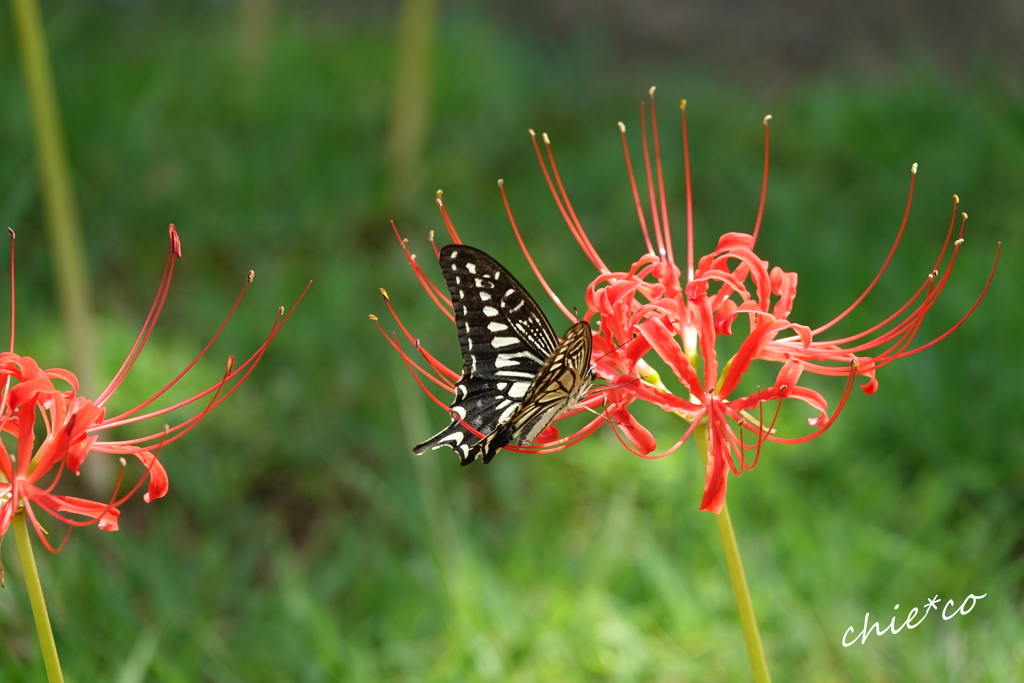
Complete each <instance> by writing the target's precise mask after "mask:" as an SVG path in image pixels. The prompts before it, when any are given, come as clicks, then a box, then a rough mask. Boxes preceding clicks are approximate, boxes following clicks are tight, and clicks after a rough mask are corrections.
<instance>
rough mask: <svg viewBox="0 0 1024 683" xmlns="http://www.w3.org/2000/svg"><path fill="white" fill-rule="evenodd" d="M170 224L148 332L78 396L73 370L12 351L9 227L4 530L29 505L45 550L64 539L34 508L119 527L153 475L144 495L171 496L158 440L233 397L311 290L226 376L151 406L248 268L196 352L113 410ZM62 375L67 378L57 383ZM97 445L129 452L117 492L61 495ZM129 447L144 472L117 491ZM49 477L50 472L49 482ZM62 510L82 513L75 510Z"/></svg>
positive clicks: (165, 285)
mask: <svg viewBox="0 0 1024 683" xmlns="http://www.w3.org/2000/svg"><path fill="white" fill-rule="evenodd" d="M169 232H170V243H169V246H168V250H167V258H166V261H165V264H164V272H163V276H162V277H161V279H160V286H159V287H158V288H157V294H156V298H155V299H154V301H153V305H152V307H151V308H150V311H149V315H148V316H147V317H146V321H145V323H144V324H143V326H142V331H141V332H140V333H139V336H138V338H137V339H136V340H135V344H134V345H133V346H132V349H131V351H130V352H129V353H128V357H127V358H126V359H125V361H124V363H123V364H122V365H121V368H120V369H119V370H118V371H117V373H116V374H115V375H114V378H113V379H112V380H111V382H110V384H109V385H108V386H107V388H106V389H104V390H103V392H102V393H101V394H100V395H99V397H97V398H96V399H95V400H90V399H88V398H85V397H84V396H79V395H78V391H79V387H78V380H77V378H76V377H75V376H74V374H72V373H71V372H69V371H67V370H62V369H50V370H43V369H41V368H40V367H39V365H38V364H37V363H36V361H35V360H33V359H32V358H30V357H28V356H19V355H18V354H16V353H14V350H13V349H14V303H15V297H14V233H13V232H11V338H10V348H11V350H10V351H7V352H3V353H0V379H2V380H3V382H4V384H3V393H2V396H0V430H2V431H4V432H7V433H8V434H11V435H12V436H13V437H14V438H15V439H16V440H17V447H16V448H15V449H14V450H13V452H9V451H8V450H7V448H6V446H5V445H4V444H3V443H0V538H2V537H3V535H4V534H5V533H6V532H7V528H8V527H9V526H10V524H11V520H12V518H13V516H14V514H15V513H16V512H18V511H20V510H22V509H23V510H24V512H25V514H26V515H27V516H28V518H29V520H31V522H32V525H33V527H34V528H35V531H36V533H37V535H38V536H39V538H40V540H41V541H42V542H43V544H44V545H45V546H46V548H47V549H48V550H50V551H51V552H57V551H59V550H60V548H61V547H63V543H61V544H60V546H57V547H54V546H53V545H52V544H50V543H49V541H47V539H46V536H45V535H46V530H45V529H44V528H43V526H42V524H41V523H40V521H39V518H38V515H37V512H36V508H38V509H39V510H42V511H43V512H45V513H47V514H48V515H50V516H51V517H53V518H55V519H57V520H58V521H61V522H64V523H65V524H67V525H68V530H69V532H70V528H71V527H72V526H85V525H88V524H96V525H97V526H98V527H99V528H100V529H103V530H106V531H116V530H117V519H118V515H119V514H120V511H119V509H118V508H119V507H120V506H121V505H122V504H123V503H124V502H125V501H126V500H128V499H129V498H130V497H131V496H132V495H133V494H134V493H135V492H136V491H137V490H138V489H139V488H140V487H141V485H142V483H143V482H144V481H146V479H148V480H149V485H148V487H147V491H146V493H145V495H144V496H143V497H144V499H145V501H146V502H147V503H148V502H152V501H153V500H155V499H157V498H160V497H162V496H164V495H165V494H166V493H167V490H168V479H167V472H166V470H165V469H164V467H163V465H162V464H161V463H160V461H159V459H158V456H159V454H160V450H161V448H162V447H163V446H164V445H166V444H168V443H170V442H172V441H175V440H177V439H179V438H181V437H182V436H183V435H185V434H186V433H187V432H189V431H191V430H192V429H193V428H194V427H195V426H196V425H197V424H198V423H199V421H200V420H202V419H203V418H204V417H205V416H206V415H207V413H209V412H210V411H211V410H212V409H213V408H214V407H216V406H217V405H219V404H220V403H221V402H222V401H224V400H225V399H226V398H227V397H228V396H230V395H231V394H232V393H233V392H234V391H235V390H236V389H237V388H238V387H239V385H240V384H241V383H242V382H244V381H245V380H246V379H247V378H248V377H249V374H250V373H251V372H252V370H253V369H254V368H255V367H256V365H257V364H258V363H259V362H260V360H261V359H262V357H263V354H264V353H265V352H266V350H267V346H268V345H269V344H270V341H271V340H272V339H273V338H274V337H275V336H276V335H277V333H278V332H279V331H280V330H281V327H282V326H283V325H284V323H285V322H286V321H287V320H288V318H289V317H290V316H291V314H292V311H294V310H295V306H297V305H298V303H299V301H301V300H302V298H303V296H305V293H306V290H308V289H309V285H308V284H307V285H306V289H304V290H303V291H302V293H301V294H300V295H299V297H298V299H297V300H296V301H295V303H294V304H293V305H292V307H291V309H290V310H289V311H288V312H287V313H286V312H285V310H284V308H283V307H282V308H280V309H278V314H277V317H276V318H275V320H274V323H273V325H272V326H271V328H270V332H269V334H268V335H267V337H266V339H265V340H264V341H263V343H262V344H261V345H260V346H259V347H258V348H257V349H256V351H255V352H253V354H252V355H251V356H249V358H248V359H246V360H245V362H243V363H241V364H237V365H236V364H235V362H234V358H233V357H229V358H228V363H227V370H226V372H225V373H224V376H223V377H222V379H221V380H220V381H219V382H216V383H214V384H213V385H212V386H210V387H208V388H207V389H205V390H203V391H201V392H199V393H197V394H195V395H193V396H190V397H188V398H186V399H184V400H181V401H178V402H177V403H175V404H173V405H170V406H167V407H164V408H160V409H156V410H149V411H148V412H145V411H146V409H147V408H148V407H149V406H150V405H151V404H153V403H154V402H155V401H157V400H158V399H159V398H160V397H161V396H163V395H164V394H165V393H166V392H167V391H168V390H169V389H170V388H171V387H173V386H174V385H175V384H176V383H177V382H178V381H179V380H180V379H181V378H182V377H184V376H185V375H186V374H187V373H188V372H189V371H190V370H191V369H192V368H193V367H194V366H195V365H196V363H197V362H198V361H199V359H200V358H202V357H203V356H204V355H205V354H206V352H207V351H208V350H209V349H210V347H211V346H212V345H213V343H214V342H215V341H216V340H217V338H218V337H219V336H220V334H221V332H222V331H223V330H224V327H225V326H226V325H227V323H228V321H229V320H230V319H231V317H232V315H234V312H235V310H236V309H237V308H238V305H239V303H241V300H242V297H243V296H244V295H245V292H246V290H247V289H248V287H249V283H251V282H252V280H253V272H252V271H249V274H248V277H247V278H246V282H245V285H244V286H243V287H242V291H241V293H240V294H239V295H238V298H237V300H236V301H235V304H234V306H232V307H231V310H230V311H229V312H228V315H227V317H226V318H225V319H224V322H223V323H221V326H220V327H219V328H218V329H217V331H216V333H215V334H214V335H213V338H212V339H210V341H209V343H208V344H207V345H206V346H205V347H204V348H203V350H202V351H200V352H199V354H198V355H197V356H196V358H195V359H194V360H193V361H192V362H191V363H189V364H188V366H186V367H185V369H184V370H182V371H181V372H180V373H178V375H177V376H176V377H174V379H172V380H171V381H170V382H169V383H168V384H167V385H166V386H164V387H163V388H162V389H160V390H159V391H158V392H157V393H156V394H154V395H153V396H151V397H150V398H148V399H146V400H145V401H143V402H142V403H141V404H139V405H137V406H135V407H134V408H131V409H130V410H127V411H125V412H123V413H121V414H119V415H115V416H113V417H107V416H106V403H107V401H108V400H109V399H110V397H111V396H112V395H113V394H114V392H115V391H116V390H117V388H118V387H119V386H120V385H121V383H122V382H123V381H124V379H125V377H126V376H127V375H128V372H129V371H130V370H131V368H132V365H133V364H134V363H135V361H136V359H137V358H138V357H139V354H140V353H141V352H142V349H143V348H144V347H145V345H146V342H147V340H148V339H149V336H150V334H151V333H152V331H153V327H154V326H155V325H156V321H157V319H158V318H159V316H160V311H161V310H162V308H163V305H164V301H165V300H166V298H167V293H168V290H169V288H170V283H171V276H172V274H173V272H174V262H175V261H176V260H177V259H178V258H180V257H181V242H180V240H179V238H178V233H177V231H176V230H175V228H174V226H173V225H171V226H170V229H169ZM55 381H56V382H58V383H60V384H61V385H63V386H61V387H58V386H56V385H55ZM198 402H203V407H202V408H201V410H200V411H199V412H198V413H196V414H195V415H193V416H192V417H189V418H187V419H185V420H183V421H181V422H179V423H177V424H175V425H173V426H168V425H164V426H163V428H162V429H160V430H159V431H157V432H155V433H152V434H149V435H148V436H143V437H137V438H132V439H123V440H100V435H101V433H103V434H104V435H105V434H107V430H111V429H113V428H116V427H122V426H124V425H128V424H133V423H136V422H142V421H144V420H152V419H154V418H158V417H160V416H163V415H166V414H168V413H170V412H172V411H174V410H177V409H179V408H182V407H185V406H188V405H191V404H193V403H198ZM37 422H41V423H42V427H43V430H44V431H45V436H43V438H42V442H41V443H40V444H39V446H38V448H37V447H36V433H37ZM91 452H98V453H110V454H115V455H119V456H122V457H121V471H120V473H119V475H118V478H117V481H116V483H115V485H114V487H113V491H112V493H111V495H110V498H109V499H108V500H106V501H93V500H88V499H84V498H76V497H73V496H66V495H57V494H54V493H53V490H54V489H55V487H56V486H57V484H58V483H59V481H60V478H61V475H62V474H63V472H64V469H65V468H67V469H70V470H71V471H72V472H74V473H75V474H78V471H79V468H80V467H81V465H82V463H83V462H84V461H85V459H86V457H87V456H88V455H89V454H90V453H91ZM127 455H130V456H134V457H136V458H138V459H139V461H140V462H141V463H142V464H143V466H144V467H145V468H146V471H145V473H144V474H143V475H142V477H140V479H139V480H138V482H136V483H135V485H134V486H132V487H131V488H130V489H129V490H128V491H127V492H124V493H122V492H120V491H119V489H120V486H121V482H122V477H123V474H124V468H125V465H126V462H125V460H124V457H123V456H127ZM54 470H56V471H55V472H54ZM46 479H49V480H48V481H44V480H46ZM64 513H68V514H70V515H75V516H76V517H77V518H72V517H68V516H66V515H65V514H64ZM66 541H67V535H65V537H64V542H66Z"/></svg>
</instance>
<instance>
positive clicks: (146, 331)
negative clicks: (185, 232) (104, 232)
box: [95, 223, 181, 406]
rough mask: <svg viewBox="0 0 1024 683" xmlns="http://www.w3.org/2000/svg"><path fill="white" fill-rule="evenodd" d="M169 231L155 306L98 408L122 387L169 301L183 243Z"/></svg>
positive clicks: (101, 395)
mask: <svg viewBox="0 0 1024 683" xmlns="http://www.w3.org/2000/svg"><path fill="white" fill-rule="evenodd" d="M168 231H169V232H170V243H169V245H168V247H167V258H166V260H165V261H164V272H163V274H162V275H161V276H160V285H159V286H158V287H157V292H156V297H155V298H154V299H153V305H152V306H150V308H149V313H148V314H147V315H146V320H145V321H144V322H143V323H142V330H140V331H139V336H138V337H136V339H135V343H134V344H132V348H131V351H129V352H128V356H127V357H126V358H125V359H124V362H123V363H122V364H121V367H120V368H119V369H118V371H117V373H116V374H115V375H114V378H113V379H112V380H110V384H109V385H107V388H106V389H104V390H103V393H101V394H100V395H99V398H97V399H96V401H95V403H96V405H98V406H102V405H103V404H104V403H105V402H106V400H107V399H108V398H110V395H111V394H113V393H114V391H116V390H117V387H119V386H120V385H121V382H122V381H124V378H125V376H127V374H128V371H129V370H131V367H132V365H133V364H134V363H135V359H136V358H138V356H139V354H140V353H142V349H143V347H144V346H145V345H146V342H147V341H148V340H149V335H150V333H152V331H153V327H154V326H155V325H156V321H157V319H158V318H159V317H160V311H161V310H163V306H164V301H165V300H166V299H167V292H168V291H170V287H171V277H172V275H173V274H174V261H175V259H177V258H178V256H179V255H180V253H181V242H180V240H179V239H178V233H177V231H175V229H174V224H173V223H172V224H171V226H170V228H169V229H168Z"/></svg>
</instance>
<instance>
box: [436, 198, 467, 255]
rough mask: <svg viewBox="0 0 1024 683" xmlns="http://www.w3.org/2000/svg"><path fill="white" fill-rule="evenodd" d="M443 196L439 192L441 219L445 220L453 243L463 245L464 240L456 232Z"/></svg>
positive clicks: (438, 203)
mask: <svg viewBox="0 0 1024 683" xmlns="http://www.w3.org/2000/svg"><path fill="white" fill-rule="evenodd" d="M441 194H442V192H441V190H438V191H437V206H438V208H440V209H441V219H442V220H444V227H446V228H447V229H448V236H449V237H451V238H452V242H455V244H462V239H461V238H460V237H459V233H457V232H455V226H454V225H453V224H452V219H451V217H449V216H448V209H447V208H445V205H444V200H443V199H441Z"/></svg>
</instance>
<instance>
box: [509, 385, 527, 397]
mask: <svg viewBox="0 0 1024 683" xmlns="http://www.w3.org/2000/svg"><path fill="white" fill-rule="evenodd" d="M529 388H530V383H529V382H513V383H512V388H511V389H509V390H508V395H509V396H511V397H512V398H522V397H523V396H526V390H527V389H529Z"/></svg>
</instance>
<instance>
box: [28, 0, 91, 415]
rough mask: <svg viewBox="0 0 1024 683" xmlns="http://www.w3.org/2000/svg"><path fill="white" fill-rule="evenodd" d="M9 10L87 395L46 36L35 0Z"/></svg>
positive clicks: (67, 186) (86, 298) (73, 352)
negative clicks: (19, 54) (11, 13)
mask: <svg viewBox="0 0 1024 683" xmlns="http://www.w3.org/2000/svg"><path fill="white" fill-rule="evenodd" d="M11 11H12V12H13V14H14V23H15V28H16V33H17V36H18V46H19V48H20V50H21V66H22V70H23V72H24V77H25V88H26V90H27V92H28V99H29V103H30V105H31V107H32V131H33V133H34V135H35V142H36V156H37V163H38V167H39V181H40V184H41V188H42V195H43V205H44V208H45V213H46V229H47V233H48V237H49V240H50V249H51V251H52V255H53V266H54V271H55V274H56V278H57V292H58V296H59V298H60V307H61V313H62V314H63V317H64V325H65V326H66V327H67V338H68V355H69V357H70V358H71V362H72V365H73V369H74V372H75V373H76V374H77V375H78V378H79V381H80V384H81V385H82V390H83V392H87V395H91V394H92V390H95V388H96V387H95V380H94V375H93V368H92V364H93V355H92V354H93V329H92V327H93V326H92V310H91V308H92V306H91V298H92V296H91V291H90V287H89V278H88V276H87V274H86V259H85V249H84V246H83V244H82V229H81V225H80V221H79V216H78V204H77V200H76V199H75V190H74V187H72V185H71V171H70V169H69V165H68V155H67V149H66V147H65V144H64V132H63V128H62V127H61V121H60V110H59V108H58V106H57V90H56V88H55V87H54V84H53V70H52V69H51V67H50V56H49V53H48V52H47V47H46V36H45V35H44V33H43V22H42V18H41V16H40V14H39V5H38V4H37V3H36V0H11Z"/></svg>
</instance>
